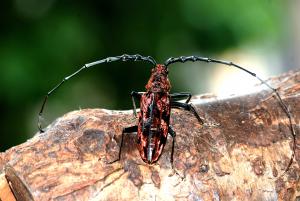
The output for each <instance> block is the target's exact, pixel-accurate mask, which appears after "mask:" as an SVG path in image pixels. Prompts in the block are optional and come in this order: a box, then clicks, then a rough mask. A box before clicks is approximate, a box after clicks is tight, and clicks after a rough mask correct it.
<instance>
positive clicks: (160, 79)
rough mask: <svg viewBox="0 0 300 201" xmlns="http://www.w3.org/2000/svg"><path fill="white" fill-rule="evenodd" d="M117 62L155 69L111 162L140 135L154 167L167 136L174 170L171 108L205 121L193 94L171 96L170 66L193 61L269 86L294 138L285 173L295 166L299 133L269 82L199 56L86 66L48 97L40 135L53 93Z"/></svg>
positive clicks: (126, 58)
mask: <svg viewBox="0 0 300 201" xmlns="http://www.w3.org/2000/svg"><path fill="white" fill-rule="evenodd" d="M114 61H145V62H148V63H150V64H151V65H153V66H154V68H153V69H152V73H151V76H150V79H149V81H148V83H147V85H146V92H135V91H133V92H132V93H131V97H132V101H133V111H134V115H135V116H137V113H136V105H135V99H139V100H140V112H139V114H138V125H136V126H132V127H128V128H124V129H123V132H122V138H121V145H120V150H119V155H118V158H117V159H116V160H114V161H112V162H115V161H118V160H120V157H121V150H122V145H123V138H124V133H132V132H137V135H138V140H137V148H138V150H139V152H140V155H141V158H142V159H143V161H144V162H145V163H148V164H152V163H155V162H156V161H157V160H158V159H159V157H160V156H161V154H162V151H163V148H164V145H165V144H166V141H167V135H168V134H170V135H171V136H172V138H173V141H172V151H171V159H170V162H171V166H172V168H173V153H174V145H175V137H176V133H175V131H174V130H173V129H172V127H171V126H170V113H171V108H181V109H184V110H188V111H190V112H192V113H193V114H194V115H195V117H196V118H197V119H198V121H199V123H200V124H203V123H204V120H203V119H202V118H201V117H200V116H199V115H198V113H197V111H196V109H195V108H194V106H193V105H192V104H191V103H189V101H190V99H191V96H192V95H191V94H190V93H175V94H170V89H171V84H170V81H169V79H168V66H169V65H170V64H173V63H177V62H181V63H184V62H186V61H192V62H196V61H201V62H207V63H218V64H223V65H227V66H231V67H235V68H238V69H240V70H242V71H244V72H246V73H248V74H250V75H251V76H253V77H255V78H257V79H258V80H259V81H260V82H261V83H262V84H264V85H265V86H267V87H268V88H269V89H271V90H272V91H273V93H274V94H275V96H276V97H277V99H278V101H279V103H280V105H281V107H282V109H283V110H284V112H285V113H286V115H287V117H288V120H289V125H290V131H291V133H292V137H293V153H292V156H291V158H290V162H289V164H288V166H287V168H286V170H285V172H286V171H287V170H288V169H289V167H290V166H291V164H292V163H293V160H294V157H295V146H296V132H295V129H294V127H293V125H292V115H291V113H290V111H289V109H288V106H287V105H286V104H285V103H284V102H283V100H282V98H281V96H280V94H279V93H278V91H277V90H276V89H275V88H273V87H272V86H270V85H269V84H268V83H267V82H266V81H264V80H263V79H261V78H260V77H258V76H257V75H256V74H255V73H253V72H251V71H249V70H247V69H246V68H244V67H242V66H240V65H238V64H235V63H233V62H229V61H223V60H217V59H212V58H205V57H199V56H181V57H176V58H174V57H171V58H169V59H167V60H166V61H165V63H164V64H157V63H156V61H155V60H154V59H153V58H152V57H150V56H147V57H145V56H141V55H139V54H135V55H128V54H124V55H121V56H115V57H107V58H105V59H102V60H98V61H95V62H92V63H87V64H85V65H84V66H83V67H81V68H80V69H79V70H77V71H75V72H74V73H73V74H71V75H69V76H67V77H65V78H64V79H63V80H62V81H61V82H60V83H59V84H57V85H56V86H55V87H54V88H53V89H52V90H50V91H49V92H48V93H47V94H46V96H45V99H44V101H43V104H42V107H41V109H40V112H39V118H38V128H39V130H40V132H44V131H43V129H42V126H41V119H42V114H43V111H44V107H45V104H46V102H47V100H48V97H49V96H50V95H51V94H52V93H53V92H54V91H56V90H57V89H58V88H59V87H60V86H61V85H62V84H63V83H65V82H66V81H67V80H69V79H70V78H72V77H73V76H75V75H77V74H79V73H80V72H81V71H82V70H84V69H88V68H90V67H92V66H95V65H97V64H102V63H109V62H114ZM179 100H185V102H179ZM112 162H111V163H112Z"/></svg>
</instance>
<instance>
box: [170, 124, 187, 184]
mask: <svg viewBox="0 0 300 201" xmlns="http://www.w3.org/2000/svg"><path fill="white" fill-rule="evenodd" d="M169 134H170V135H171V136H172V138H173V141H172V150H171V158H170V162H171V167H172V170H173V171H174V172H173V174H174V173H175V174H177V175H178V176H179V177H180V178H181V180H183V179H184V176H182V175H180V174H179V173H178V172H177V171H176V170H175V168H174V164H173V159H174V158H173V156H174V147H175V140H176V132H175V131H174V130H173V128H172V126H170V125H169ZM173 174H170V175H169V176H171V175H173Z"/></svg>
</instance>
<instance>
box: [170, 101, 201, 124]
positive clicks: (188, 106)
mask: <svg viewBox="0 0 300 201" xmlns="http://www.w3.org/2000/svg"><path fill="white" fill-rule="evenodd" d="M171 107H172V108H179V109H184V110H187V111H190V112H192V113H193V114H194V115H195V117H196V118H197V119H198V121H199V122H200V123H201V124H204V120H203V119H202V118H201V117H200V116H199V115H198V113H197V111H196V109H195V107H194V106H193V105H192V104H191V103H181V102H176V101H172V102H171Z"/></svg>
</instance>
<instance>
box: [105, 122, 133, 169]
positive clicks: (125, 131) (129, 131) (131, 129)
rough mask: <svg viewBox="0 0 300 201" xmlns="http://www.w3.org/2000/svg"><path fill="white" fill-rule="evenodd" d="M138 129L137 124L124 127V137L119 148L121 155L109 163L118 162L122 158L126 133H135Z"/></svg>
mask: <svg viewBox="0 0 300 201" xmlns="http://www.w3.org/2000/svg"><path fill="white" fill-rule="evenodd" d="M137 130H138V127H137V126H131V127H127V128H124V129H123V131H122V137H121V145H120V150H119V155H118V158H117V159H116V160H113V161H111V162H108V164H112V163H114V162H117V161H119V160H120V159H121V153H122V147H123V140H124V134H125V133H134V132H137Z"/></svg>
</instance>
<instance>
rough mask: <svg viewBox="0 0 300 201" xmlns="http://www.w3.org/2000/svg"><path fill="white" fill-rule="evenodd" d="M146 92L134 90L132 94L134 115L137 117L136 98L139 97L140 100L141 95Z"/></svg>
mask: <svg viewBox="0 0 300 201" xmlns="http://www.w3.org/2000/svg"><path fill="white" fill-rule="evenodd" d="M143 93H144V92H136V91H132V92H131V94H130V96H131V100H132V105H133V115H134V116H135V117H137V113H136V105H135V98H137V99H138V100H139V101H140V100H141V97H142V95H143Z"/></svg>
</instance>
